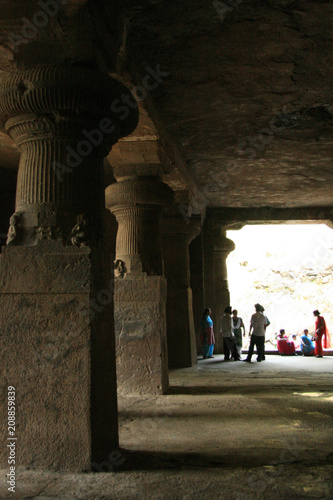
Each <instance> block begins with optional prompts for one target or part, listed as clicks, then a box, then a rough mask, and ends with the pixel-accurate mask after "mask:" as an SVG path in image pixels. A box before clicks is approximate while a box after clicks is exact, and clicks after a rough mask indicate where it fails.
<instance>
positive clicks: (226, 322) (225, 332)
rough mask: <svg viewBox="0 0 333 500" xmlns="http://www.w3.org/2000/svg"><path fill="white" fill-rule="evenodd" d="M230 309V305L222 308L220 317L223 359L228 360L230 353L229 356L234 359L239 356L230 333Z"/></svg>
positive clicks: (238, 358) (237, 359) (236, 359)
mask: <svg viewBox="0 0 333 500" xmlns="http://www.w3.org/2000/svg"><path fill="white" fill-rule="evenodd" d="M231 311H232V308H231V307H226V308H225V309H224V315H223V316H222V318H221V332H222V338H223V352H224V360H225V361H228V360H229V359H230V354H231V357H233V358H234V360H235V361H239V360H240V356H239V354H238V352H237V346H236V340H235V337H234V336H233V335H232V324H231Z"/></svg>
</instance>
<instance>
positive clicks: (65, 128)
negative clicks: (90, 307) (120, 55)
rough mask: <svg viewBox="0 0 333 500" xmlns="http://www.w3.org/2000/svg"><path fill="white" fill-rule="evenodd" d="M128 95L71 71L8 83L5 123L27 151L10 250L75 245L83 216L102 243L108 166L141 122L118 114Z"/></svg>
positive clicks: (43, 71) (1, 96)
mask: <svg viewBox="0 0 333 500" xmlns="http://www.w3.org/2000/svg"><path fill="white" fill-rule="evenodd" d="M121 92H125V93H129V91H128V90H127V89H126V87H124V86H123V85H122V84H121V83H120V82H118V81H117V80H114V79H111V78H109V77H106V76H104V75H99V76H97V75H96V73H95V72H92V71H89V70H83V69H81V68H80V69H79V68H75V67H67V66H58V67H53V66H45V67H38V68H35V69H32V70H26V71H23V72H18V73H15V74H13V75H11V76H9V77H6V78H4V79H3V80H2V84H1V92H0V117H1V119H2V120H3V121H4V122H5V126H6V131H7V133H8V134H9V135H10V136H11V137H12V139H13V140H14V141H15V142H16V144H17V145H18V147H19V149H20V151H21V159H20V165H19V172H18V179H17V191H16V209H15V217H14V218H13V220H12V221H11V225H12V227H11V235H10V238H9V241H8V243H9V244H15V245H22V244H23V245H35V244H36V243H37V242H38V240H40V239H62V241H63V243H64V244H65V245H69V244H71V241H72V237H73V234H72V229H73V228H74V226H75V225H76V224H77V222H78V221H77V218H78V217H79V216H80V217H81V218H84V219H86V218H88V219H89V220H85V226H86V230H85V231H86V239H87V241H89V243H92V242H96V241H98V239H99V238H100V234H101V230H102V217H103V210H104V190H103V178H102V159H103V157H104V156H105V155H106V154H107V153H108V152H109V150H110V149H111V147H112V145H113V144H114V143H115V142H117V140H118V139H119V137H121V136H123V135H126V134H127V128H128V127H129V122H133V124H135V123H136V120H137V117H136V115H135V112H133V111H132V113H130V112H129V115H130V117H129V118H128V119H127V120H125V121H122V120H120V118H119V116H117V115H116V114H115V113H114V112H113V111H112V110H111V105H112V102H113V101H114V99H115V98H116V97H117V96H118V95H120V93H121ZM88 214H89V215H88ZM88 233H89V234H88Z"/></svg>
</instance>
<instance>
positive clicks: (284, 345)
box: [277, 330, 295, 356]
mask: <svg viewBox="0 0 333 500" xmlns="http://www.w3.org/2000/svg"><path fill="white" fill-rule="evenodd" d="M277 348H278V351H279V354H281V356H288V355H291V354H295V344H294V342H289V340H288V337H287V335H286V332H285V330H280V333H279V335H278V336H277Z"/></svg>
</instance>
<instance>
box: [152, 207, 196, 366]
mask: <svg viewBox="0 0 333 500" xmlns="http://www.w3.org/2000/svg"><path fill="white" fill-rule="evenodd" d="M200 226H201V219H199V220H196V219H195V218H192V219H191V220H190V221H189V222H188V223H186V222H185V220H184V218H183V217H182V216H181V215H180V213H179V210H178V213H177V214H167V215H165V216H164V217H163V218H162V221H161V228H162V242H163V258H164V269H165V276H166V278H167V286H168V293H167V297H168V298H167V337H168V357H169V367H170V368H187V367H190V366H194V365H195V364H196V363H197V348H196V334H195V325H194V319H193V303H192V290H191V285H190V257H189V244H190V242H191V241H192V240H193V238H195V237H196V236H198V234H199V233H200Z"/></svg>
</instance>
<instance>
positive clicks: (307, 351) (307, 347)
mask: <svg viewBox="0 0 333 500" xmlns="http://www.w3.org/2000/svg"><path fill="white" fill-rule="evenodd" d="M308 334H309V330H306V329H305V330H304V333H303V335H302V336H301V346H300V347H301V352H302V354H304V356H313V355H314V351H315V345H314V343H313V342H312V340H311V339H310V338H309V337H308Z"/></svg>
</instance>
